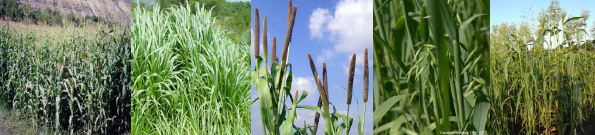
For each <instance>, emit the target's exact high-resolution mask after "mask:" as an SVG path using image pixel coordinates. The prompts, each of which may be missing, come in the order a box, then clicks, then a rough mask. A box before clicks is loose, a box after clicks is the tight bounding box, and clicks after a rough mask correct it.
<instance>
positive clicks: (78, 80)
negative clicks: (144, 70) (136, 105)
mask: <svg viewBox="0 0 595 135" xmlns="http://www.w3.org/2000/svg"><path fill="white" fill-rule="evenodd" d="M128 31H129V30H128V27H122V26H118V25H112V24H96V25H89V26H83V27H75V26H66V25H65V26H63V27H58V26H46V25H30V24H23V23H14V22H3V23H2V26H0V105H2V107H3V108H4V107H6V108H9V109H10V110H11V111H12V112H13V113H12V114H16V118H15V119H23V120H24V121H27V122H29V123H31V124H32V125H33V126H34V128H39V129H42V130H43V132H47V133H48V134H50V133H54V134H73V133H76V134H107V133H128V132H130V113H129V112H130V92H131V91H130V38H129V37H130V35H129V32H128ZM21 128H22V127H21ZM25 128H26V127H25Z"/></svg>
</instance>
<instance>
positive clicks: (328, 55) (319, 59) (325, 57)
mask: <svg viewBox="0 0 595 135" xmlns="http://www.w3.org/2000/svg"><path fill="white" fill-rule="evenodd" d="M334 57H335V54H334V52H332V51H331V50H326V49H323V50H322V54H320V55H318V56H316V63H318V64H322V63H324V62H327V61H329V60H330V59H332V58H334Z"/></svg>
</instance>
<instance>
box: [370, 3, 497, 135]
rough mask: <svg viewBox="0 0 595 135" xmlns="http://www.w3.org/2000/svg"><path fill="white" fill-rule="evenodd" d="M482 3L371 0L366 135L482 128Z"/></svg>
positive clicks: (485, 109)
mask: <svg viewBox="0 0 595 135" xmlns="http://www.w3.org/2000/svg"><path fill="white" fill-rule="evenodd" d="M488 25H489V1H487V0H480V1H457V0H453V1H445V0H428V1H421V0H402V1H381V0H375V1H374V32H373V34H374V65H373V66H374V71H375V72H374V73H375V74H374V77H375V78H374V117H373V120H374V134H445V133H446V132H451V131H460V132H467V133H471V134H473V132H475V133H479V134H483V133H482V132H486V129H487V127H488V126H487V125H488V124H489V122H488V121H489V120H488V118H489V116H490V114H489V109H490V102H489V98H488V96H487V95H488V94H489V91H488V89H489V86H490V82H489V81H488V80H490V78H489V75H490V74H489V67H490V65H489V59H490V57H489V56H490V53H489V48H488V42H489V41H488V39H487V37H488V34H489V32H488Z"/></svg>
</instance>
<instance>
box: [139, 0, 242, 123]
mask: <svg viewBox="0 0 595 135" xmlns="http://www.w3.org/2000/svg"><path fill="white" fill-rule="evenodd" d="M215 8H217V7H215ZM134 10H135V11H133V19H132V34H131V36H132V62H131V64H132V87H133V93H132V104H133V107H132V108H133V109H132V114H133V117H132V134H250V117H249V116H250V112H249V111H247V110H249V108H250V93H249V91H250V77H249V67H250V58H249V55H250V48H249V45H248V43H245V44H241V42H240V43H238V44H237V43H234V42H232V41H231V40H230V37H228V36H227V33H226V31H223V30H222V29H220V28H219V26H218V24H217V22H216V20H215V19H214V18H212V17H211V11H210V9H206V8H204V7H203V5H201V4H199V3H193V4H186V5H182V6H180V5H172V6H171V7H169V8H166V9H162V8H161V7H160V6H159V5H158V4H157V5H154V6H152V7H151V8H148V9H144V8H135V9H134Z"/></svg>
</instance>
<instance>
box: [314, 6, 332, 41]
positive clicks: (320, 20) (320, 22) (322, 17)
mask: <svg viewBox="0 0 595 135" xmlns="http://www.w3.org/2000/svg"><path fill="white" fill-rule="evenodd" d="M329 19H332V16H330V15H329V10H328V9H323V8H317V9H316V10H314V12H313V13H312V15H310V25H308V28H310V38H312V39H322V38H324V34H323V31H324V27H325V26H324V25H325V24H326V23H327V22H328V21H329Z"/></svg>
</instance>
